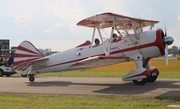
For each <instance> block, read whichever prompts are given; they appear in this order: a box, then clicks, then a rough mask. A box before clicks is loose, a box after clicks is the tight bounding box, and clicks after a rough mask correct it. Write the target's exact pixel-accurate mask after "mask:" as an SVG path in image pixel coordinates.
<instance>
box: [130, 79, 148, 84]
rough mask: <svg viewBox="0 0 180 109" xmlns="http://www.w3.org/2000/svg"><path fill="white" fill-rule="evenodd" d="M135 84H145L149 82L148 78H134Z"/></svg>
mask: <svg viewBox="0 0 180 109" xmlns="http://www.w3.org/2000/svg"><path fill="white" fill-rule="evenodd" d="M133 82H134V84H136V85H144V84H145V83H146V82H147V79H146V78H144V79H140V80H133Z"/></svg>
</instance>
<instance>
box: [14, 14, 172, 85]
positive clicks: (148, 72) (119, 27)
mask: <svg viewBox="0 0 180 109" xmlns="http://www.w3.org/2000/svg"><path fill="white" fill-rule="evenodd" d="M158 22H159V21H154V20H145V19H139V18H132V17H127V16H122V15H118V14H114V13H102V14H98V15H95V16H92V17H89V18H86V19H83V20H81V21H80V22H78V23H77V25H79V26H85V27H89V28H92V29H93V34H92V40H91V41H86V42H84V43H83V44H80V45H78V46H76V47H75V48H73V49H70V50H67V51H64V52H60V53H56V54H53V55H50V56H46V57H45V56H43V55H42V54H41V53H40V52H39V51H38V49H36V47H35V46H34V45H33V44H32V43H30V42H29V41H23V42H22V43H21V44H20V45H19V46H18V47H17V50H16V52H15V55H14V69H15V70H16V72H17V73H20V74H22V75H28V76H29V81H30V82H33V81H34V79H35V78H34V75H35V74H40V73H45V72H60V71H68V70H77V69H80V70H83V69H86V68H94V67H100V66H107V65H111V64H117V63H121V62H127V61H135V63H136V70H134V71H131V72H130V73H128V74H127V75H125V76H124V77H123V78H122V79H123V80H124V81H133V82H134V83H135V84H137V85H143V84H145V83H146V82H147V81H149V82H154V81H155V80H156V79H157V76H158V75H159V71H158V69H157V68H155V67H150V66H149V64H148V62H149V60H150V59H151V58H154V57H159V56H163V55H165V54H166V60H167V57H168V52H167V45H170V44H172V43H173V41H174V39H173V38H172V37H170V36H167V35H166V31H165V33H164V32H163V30H162V29H160V28H159V29H156V30H152V28H153V26H154V24H156V23H158ZM144 27H149V29H148V30H147V31H145V30H143V29H144ZM106 28H110V30H111V31H110V34H109V38H108V39H106V40H103V36H102V34H101V32H102V29H106ZM96 31H97V33H98V35H99V38H100V42H101V43H100V44H99V45H98V46H93V42H94V38H95V33H96ZM115 32H116V33H117V34H118V36H119V37H120V39H121V40H119V41H116V42H113V41H112V37H113V33H115ZM167 64H168V60H167ZM122 67H123V66H122Z"/></svg>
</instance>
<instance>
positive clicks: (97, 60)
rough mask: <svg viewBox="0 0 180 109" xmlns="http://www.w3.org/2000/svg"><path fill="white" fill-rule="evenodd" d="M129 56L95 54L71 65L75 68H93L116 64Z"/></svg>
mask: <svg viewBox="0 0 180 109" xmlns="http://www.w3.org/2000/svg"><path fill="white" fill-rule="evenodd" d="M128 59H129V57H123V56H95V57H90V58H87V59H84V60H82V61H79V62H77V63H75V64H73V65H71V67H73V68H93V67H101V66H107V65H111V64H116V63H119V62H124V61H127V60H128Z"/></svg>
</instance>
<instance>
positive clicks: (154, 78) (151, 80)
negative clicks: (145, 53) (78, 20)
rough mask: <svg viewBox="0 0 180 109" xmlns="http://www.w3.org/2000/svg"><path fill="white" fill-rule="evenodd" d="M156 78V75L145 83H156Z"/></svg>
mask: <svg viewBox="0 0 180 109" xmlns="http://www.w3.org/2000/svg"><path fill="white" fill-rule="evenodd" d="M157 77H158V76H157V75H155V76H151V77H150V78H148V79H147V82H154V81H156V79H157Z"/></svg>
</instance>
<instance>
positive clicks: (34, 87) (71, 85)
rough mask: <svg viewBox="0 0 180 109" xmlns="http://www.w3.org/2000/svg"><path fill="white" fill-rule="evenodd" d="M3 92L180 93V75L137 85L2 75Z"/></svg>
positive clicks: (82, 79)
mask: <svg viewBox="0 0 180 109" xmlns="http://www.w3.org/2000/svg"><path fill="white" fill-rule="evenodd" d="M0 87H1V88H0V92H17V93H50V94H83V95H84V94H85V95H151V96H161V95H170V96H171V95H175V96H177V95H180V79H157V81H156V82H154V83H146V84H145V85H135V84H134V83H133V82H131V81H129V82H124V81H122V79H121V78H95V77H94V78H89V77H36V78H35V81H34V82H33V83H31V82H29V79H28V78H23V77H0Z"/></svg>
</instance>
